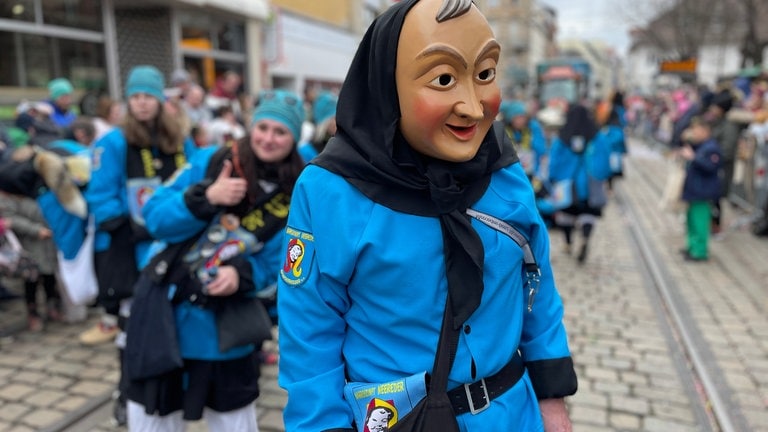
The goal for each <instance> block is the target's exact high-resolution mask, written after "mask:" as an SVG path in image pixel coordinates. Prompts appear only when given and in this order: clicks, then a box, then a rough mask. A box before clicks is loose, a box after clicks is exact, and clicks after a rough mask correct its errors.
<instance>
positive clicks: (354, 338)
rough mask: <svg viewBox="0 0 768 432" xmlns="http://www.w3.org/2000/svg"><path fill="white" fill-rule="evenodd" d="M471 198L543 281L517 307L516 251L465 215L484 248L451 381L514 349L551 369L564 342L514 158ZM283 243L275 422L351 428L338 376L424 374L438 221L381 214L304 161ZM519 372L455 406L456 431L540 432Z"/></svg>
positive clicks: (543, 233) (526, 186)
mask: <svg viewBox="0 0 768 432" xmlns="http://www.w3.org/2000/svg"><path fill="white" fill-rule="evenodd" d="M472 208H474V209H476V210H478V211H480V212H484V213H487V214H491V215H493V216H495V217H497V218H500V219H502V220H504V221H506V222H508V223H510V224H511V225H513V226H515V227H516V228H517V229H518V230H519V231H520V232H522V233H523V234H524V235H526V236H528V238H529V239H530V243H531V244H532V248H533V251H534V254H535V256H536V259H537V261H538V263H539V265H540V267H541V272H542V275H541V285H540V289H539V292H538V294H537V295H536V298H535V302H534V304H533V311H532V312H530V313H529V312H527V310H526V306H527V294H526V291H525V290H524V286H523V285H524V280H523V274H524V272H523V269H522V262H523V252H522V250H521V249H520V247H518V246H517V245H516V244H515V243H514V242H513V241H512V240H511V239H510V238H508V237H506V236H505V235H504V234H501V233H500V232H498V231H495V230H494V229H492V228H489V227H488V226H486V225H484V224H483V223H481V222H479V221H477V220H473V221H472V226H473V227H474V229H475V230H476V231H477V233H478V235H479V236H480V238H481V240H482V243H483V245H484V246H485V261H484V267H483V268H484V270H483V272H484V283H485V290H484V292H483V297H482V303H481V304H480V306H479V308H478V309H477V310H476V311H475V312H474V313H473V315H471V316H470V318H469V319H468V320H467V321H466V323H465V327H464V328H463V330H462V332H461V334H460V338H459V345H458V350H457V353H456V360H455V362H454V364H453V369H452V371H451V374H450V377H449V380H450V384H449V387H450V388H454V387H456V386H459V385H461V384H463V383H470V382H473V381H475V380H478V379H480V378H482V377H487V376H490V375H492V374H494V373H496V372H497V371H498V370H500V369H501V368H502V367H503V366H504V365H505V364H506V363H507V362H508V361H509V360H510V358H512V356H513V355H514V354H515V352H517V351H518V350H520V352H521V354H522V357H523V359H524V361H525V362H526V363H528V362H534V363H535V362H537V361H543V362H545V363H546V362H547V361H549V360H551V361H552V363H548V364H551V365H558V366H560V365H563V364H564V363H566V362H565V361H563V360H564V359H565V360H568V361H569V360H570V352H569V349H568V344H567V339H566V333H565V330H564V327H563V324H562V318H563V308H562V303H561V300H560V297H559V295H558V293H557V291H556V289H555V280H554V277H553V274H552V269H551V267H550V264H549V238H548V233H547V230H546V228H545V226H544V224H543V222H542V220H541V218H540V216H539V215H538V213H537V211H536V207H535V205H534V197H533V193H532V191H531V187H530V183H529V181H528V179H527V177H526V175H525V173H524V172H523V170H522V168H521V167H520V164H514V165H512V166H510V167H507V168H504V169H501V170H499V171H497V172H495V173H494V174H493V175H492V177H491V183H490V186H489V187H488V189H487V190H486V192H485V194H484V195H483V197H482V198H481V199H480V200H479V201H478V202H477V203H476V204H475V205H473V206H472ZM285 250H286V252H285V253H284V254H283V259H284V264H283V270H282V272H281V277H280V281H279V285H278V293H279V295H278V310H279V313H280V315H281V324H280V350H281V352H282V353H283V354H285V355H284V356H282V357H281V364H280V374H279V383H280V385H281V386H282V387H284V388H285V389H287V391H288V403H287V406H286V408H285V411H284V419H285V426H286V430H290V431H292V432H310V431H311V432H318V431H325V430H331V429H334V428H349V427H350V426H351V424H352V419H353V414H352V411H351V408H350V407H349V405H348V404H347V402H346V401H345V400H344V396H343V387H344V385H345V380H346V379H349V380H350V381H362V382H369V383H381V382H387V381H391V380H395V379H400V378H404V377H406V376H409V375H412V374H416V373H419V372H423V371H427V372H430V371H431V369H432V365H433V362H434V357H435V350H436V346H437V341H438V337H439V333H440V324H441V320H442V316H443V311H444V305H445V299H446V295H447V281H446V279H445V274H446V267H445V262H444V258H443V241H442V233H441V228H440V222H439V220H438V218H433V217H422V216H414V215H409V214H405V213H400V212H396V211H393V210H391V209H389V208H387V207H385V206H383V205H380V204H377V203H375V202H373V201H371V200H370V199H368V198H367V197H365V196H364V195H363V194H362V193H360V192H359V191H358V190H357V189H356V188H354V187H353V186H352V185H350V184H349V183H348V182H347V181H346V180H344V179H343V178H341V177H340V176H338V175H335V174H333V173H331V172H329V171H327V170H325V169H323V168H320V167H318V166H315V165H309V166H308V167H307V168H306V169H305V170H304V172H303V173H302V175H301V177H300V178H299V181H298V183H297V185H296V188H295V190H294V194H293V198H292V204H291V213H290V216H289V220H288V227H287V235H286V240H285ZM529 366H530V365H529ZM473 368H474V369H475V372H476V373H474V374H473ZM528 370H529V371H528V372H526V373H525V374H524V376H523V378H522V379H521V380H520V381H518V382H517V384H515V385H514V386H513V387H512V388H510V389H509V390H507V392H506V393H504V394H503V395H501V396H500V397H498V398H497V399H494V400H493V401H492V403H491V404H490V407H489V408H488V409H487V410H486V411H483V412H482V413H479V414H476V415H473V414H469V413H467V414H463V415H461V416H459V417H458V423H459V425H460V427H461V430H462V431H483V432H493V431H498V432H509V431H523V430H524V431H542V430H543V425H542V422H541V415H540V412H539V408H538V403H537V395H536V394H535V392H534V385H533V384H532V383H533V382H534V381H538V380H541V379H542V378H543V379H544V380H546V378H544V377H542V374H537V373H535V372H531V371H532V370H533V369H531V368H530V367H529V369H528ZM562 372H563V369H561V368H560V367H557V366H556V367H553V368H552V369H551V370H550V371H549V372H548V375H549V378H550V379H555V380H558V379H557V378H554V376H558V377H559V376H561V375H560V374H561V373H562ZM537 375H538V376H537ZM558 384H560V383H558ZM540 397H553V396H552V395H549V396H546V395H540Z"/></svg>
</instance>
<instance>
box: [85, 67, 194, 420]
mask: <svg viewBox="0 0 768 432" xmlns="http://www.w3.org/2000/svg"><path fill="white" fill-rule="evenodd" d="M164 87H165V80H164V78H163V74H162V73H161V72H160V71H159V70H158V69H157V68H156V67H154V66H148V65H143V66H136V67H134V68H133V69H131V71H130V73H129V74H128V79H127V80H126V82H125V98H126V99H127V101H128V109H127V112H126V115H125V117H124V119H123V123H122V125H121V126H120V127H119V128H116V129H114V130H112V131H111V132H109V133H107V134H106V135H104V136H103V137H102V138H100V139H99V140H98V141H96V143H95V144H94V149H93V162H92V174H91V182H90V184H89V186H88V189H87V191H86V194H85V198H86V201H87V202H88V208H89V211H90V212H91V213H92V214H93V215H94V218H95V221H96V228H97V232H96V239H95V242H94V260H95V261H94V263H95V269H96V276H97V278H98V282H99V296H98V301H99V303H100V305H101V306H103V307H104V309H105V315H103V316H102V319H101V322H100V323H99V324H98V325H97V326H96V327H94V328H92V329H90V330H87V331H86V332H84V333H82V334H80V342H81V343H83V344H85V345H97V344H102V343H106V342H110V341H111V340H113V339H115V338H116V337H117V341H116V344H117V346H118V349H120V361H121V364H122V361H123V353H122V350H123V348H124V344H125V337H124V333H122V334H121V330H124V329H125V325H126V323H127V315H128V314H129V313H128V311H129V310H130V299H131V297H132V296H133V285H134V283H135V282H136V280H137V279H138V275H139V270H140V269H141V268H142V266H143V264H144V263H145V262H146V258H147V254H148V250H149V246H150V244H151V243H152V241H153V238H152V236H151V235H150V234H149V233H148V232H147V230H146V228H145V226H144V219H143V218H142V216H141V207H142V206H143V204H144V203H146V201H147V199H149V196H151V194H152V193H153V192H154V190H155V189H157V188H158V187H159V186H160V185H161V184H162V183H163V182H164V181H165V180H167V179H168V178H169V177H171V175H172V174H173V173H174V172H175V171H176V170H177V169H179V168H181V167H182V166H184V165H185V164H186V162H187V160H188V159H189V158H190V157H191V155H192V153H193V152H194V144H193V143H192V141H191V140H189V139H185V137H184V135H183V134H182V131H181V125H180V124H179V122H178V121H177V120H176V119H175V118H174V117H172V116H171V115H169V114H168V113H166V112H165V111H164V109H163V102H164V100H165V98H164V97H163V88H164ZM118 315H119V316H120V319H118ZM121 370H122V368H121ZM126 386H127V381H126V380H125V378H124V376H121V379H120V383H119V386H118V390H119V394H120V397H119V398H118V399H117V404H116V405H115V420H116V421H117V423H118V424H121V423H122V424H124V423H125V401H126V399H125V390H126Z"/></svg>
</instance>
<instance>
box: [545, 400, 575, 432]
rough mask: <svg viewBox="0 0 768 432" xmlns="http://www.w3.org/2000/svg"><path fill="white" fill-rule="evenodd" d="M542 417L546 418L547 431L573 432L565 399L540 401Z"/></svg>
mask: <svg viewBox="0 0 768 432" xmlns="http://www.w3.org/2000/svg"><path fill="white" fill-rule="evenodd" d="M539 409H541V417H542V419H543V420H544V430H545V431H546V432H572V431H573V427H572V426H571V420H570V419H569V418H568V410H566V409H565V400H564V399H542V400H540V401H539Z"/></svg>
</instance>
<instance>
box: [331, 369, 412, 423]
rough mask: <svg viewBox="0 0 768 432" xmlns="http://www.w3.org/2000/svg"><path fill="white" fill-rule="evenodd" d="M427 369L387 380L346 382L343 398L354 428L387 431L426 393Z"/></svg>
mask: <svg viewBox="0 0 768 432" xmlns="http://www.w3.org/2000/svg"><path fill="white" fill-rule="evenodd" d="M426 375H427V373H426V372H421V373H417V374H415V375H411V376H409V377H406V378H403V379H399V380H395V381H390V382H386V383H363V382H349V383H347V384H346V385H345V386H344V399H346V401H347V404H349V407H350V408H352V413H353V415H354V417H355V424H357V432H387V431H389V430H390V429H391V428H392V426H394V425H396V424H397V422H398V421H399V420H400V419H402V418H403V417H405V416H406V415H407V414H408V413H410V412H411V411H413V408H414V407H415V406H416V405H418V403H419V402H421V400H422V399H424V398H425V397H426V396H427V386H426Z"/></svg>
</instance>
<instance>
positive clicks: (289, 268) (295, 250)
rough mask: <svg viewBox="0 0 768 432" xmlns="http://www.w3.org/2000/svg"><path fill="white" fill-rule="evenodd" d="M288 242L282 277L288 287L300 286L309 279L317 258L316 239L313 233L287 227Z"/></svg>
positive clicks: (281, 272)
mask: <svg viewBox="0 0 768 432" xmlns="http://www.w3.org/2000/svg"><path fill="white" fill-rule="evenodd" d="M285 233H286V238H287V239H288V242H287V244H286V246H285V252H284V259H283V265H282V268H281V269H280V277H281V278H282V279H283V282H285V283H286V284H288V285H291V286H300V285H302V284H303V283H304V282H306V280H307V278H308V277H309V271H310V269H311V268H312V260H313V258H314V257H315V237H314V236H313V235H312V234H311V233H307V232H303V231H299V230H297V229H294V228H291V227H287V228H286V229H285Z"/></svg>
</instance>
